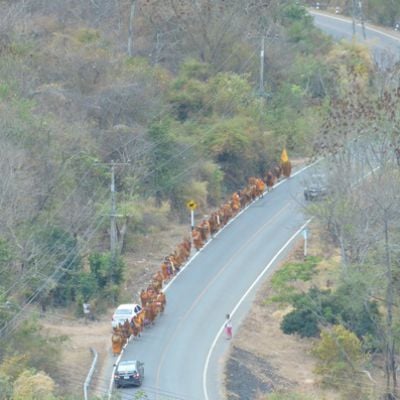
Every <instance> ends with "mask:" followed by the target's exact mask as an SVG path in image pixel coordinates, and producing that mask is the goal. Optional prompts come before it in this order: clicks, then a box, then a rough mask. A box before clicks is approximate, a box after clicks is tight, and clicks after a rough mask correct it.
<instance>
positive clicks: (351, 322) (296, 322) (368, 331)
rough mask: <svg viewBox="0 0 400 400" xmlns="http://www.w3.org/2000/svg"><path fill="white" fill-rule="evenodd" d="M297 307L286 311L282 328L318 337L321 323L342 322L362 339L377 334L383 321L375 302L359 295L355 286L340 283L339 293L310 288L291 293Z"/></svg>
mask: <svg viewBox="0 0 400 400" xmlns="http://www.w3.org/2000/svg"><path fill="white" fill-rule="evenodd" d="M292 304H293V306H294V308H295V309H294V310H293V311H292V312H290V313H289V314H287V315H286V316H285V317H284V318H283V321H282V324H281V328H282V330H283V332H285V333H287V334H291V333H299V334H300V335H301V336H318V334H319V330H320V328H319V327H320V326H321V325H324V326H327V325H329V324H342V325H344V326H345V327H346V328H347V329H349V330H351V331H353V332H354V333H355V334H356V335H357V336H358V337H359V338H360V339H362V338H363V337H364V336H367V335H368V336H371V335H372V336H374V335H376V333H377V329H378V326H379V321H380V314H379V310H378V306H377V304H376V302H374V301H371V300H369V299H367V298H366V296H365V293H364V295H363V296H357V295H356V293H355V290H354V287H352V286H346V285H341V286H339V288H338V290H337V291H336V292H333V293H332V292H331V291H329V290H319V289H317V288H315V287H313V288H311V289H310V290H309V291H308V292H307V293H302V294H292Z"/></svg>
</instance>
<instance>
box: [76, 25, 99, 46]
mask: <svg viewBox="0 0 400 400" xmlns="http://www.w3.org/2000/svg"><path fill="white" fill-rule="evenodd" d="M75 37H76V39H77V40H78V41H79V42H80V43H92V42H96V41H97V40H99V38H100V33H99V32H98V31H96V30H94V29H87V28H80V29H78V30H77V31H76V32H75Z"/></svg>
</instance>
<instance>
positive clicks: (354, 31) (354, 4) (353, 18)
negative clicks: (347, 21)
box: [351, 0, 356, 39]
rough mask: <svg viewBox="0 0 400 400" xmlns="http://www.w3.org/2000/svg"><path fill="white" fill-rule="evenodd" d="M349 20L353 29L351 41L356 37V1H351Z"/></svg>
mask: <svg viewBox="0 0 400 400" xmlns="http://www.w3.org/2000/svg"><path fill="white" fill-rule="evenodd" d="M351 20H352V24H351V25H352V27H353V39H354V38H355V37H356V0H352V12H351Z"/></svg>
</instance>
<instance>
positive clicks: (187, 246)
mask: <svg viewBox="0 0 400 400" xmlns="http://www.w3.org/2000/svg"><path fill="white" fill-rule="evenodd" d="M191 247H192V243H191V240H190V238H189V237H185V238H184V239H183V241H182V242H181V243H179V244H178V246H176V248H175V250H174V251H173V252H172V253H171V254H169V255H168V256H166V257H165V258H164V260H163V262H162V263H161V267H160V269H159V270H158V271H157V272H156V273H155V274H154V275H153V276H152V279H151V283H150V284H149V285H148V286H147V289H146V290H145V289H142V290H141V292H140V302H141V304H142V311H141V312H140V313H139V314H138V315H136V316H135V317H134V318H133V320H132V321H131V322H129V321H128V320H126V321H125V322H124V324H122V325H121V324H119V325H118V326H117V327H114V328H113V333H112V336H111V343H112V352H113V355H118V354H120V353H121V351H122V348H123V346H124V345H125V344H126V343H127V341H128V340H129V338H130V337H131V336H132V335H133V337H134V338H136V337H138V336H140V335H141V333H142V332H143V330H144V328H145V327H146V326H149V325H152V324H154V321H155V319H156V318H157V316H158V315H159V314H162V313H163V312H164V309H165V306H166V304H167V299H166V296H165V293H164V292H163V290H162V288H163V286H164V284H165V283H167V282H168V281H169V280H170V279H171V278H172V277H173V276H174V275H176V273H177V272H178V271H179V270H180V268H181V267H182V265H184V263H186V261H187V260H188V259H189V257H190V251H191Z"/></svg>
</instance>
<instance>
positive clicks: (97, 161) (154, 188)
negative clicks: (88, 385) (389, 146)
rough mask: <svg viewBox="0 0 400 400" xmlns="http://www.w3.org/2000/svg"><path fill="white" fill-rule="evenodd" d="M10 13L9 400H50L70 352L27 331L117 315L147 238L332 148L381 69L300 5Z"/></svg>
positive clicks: (4, 313) (4, 86) (0, 30)
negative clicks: (95, 306) (113, 309)
mask: <svg viewBox="0 0 400 400" xmlns="http://www.w3.org/2000/svg"><path fill="white" fill-rule="evenodd" d="M0 10H1V12H0V148H1V155H2V156H1V159H0V163H1V170H2V174H1V178H0V185H1V190H0V204H1V212H0V220H1V224H0V342H1V343H0V399H20V398H21V399H22V398H24V399H25V398H32V399H34V398H41V399H42V398H53V397H55V396H60V395H61V394H62V388H60V389H59V390H58V391H57V390H55V386H54V384H53V381H52V378H53V379H57V368H56V354H57V352H56V347H57V346H56V344H57V343H56V342H54V343H53V341H54V340H53V341H50V340H49V339H48V338H45V337H42V336H40V335H39V332H40V326H39V325H38V323H37V322H36V321H34V320H32V321H30V322H27V323H24V324H23V325H24V326H23V327H21V324H20V321H21V320H22V315H26V314H28V310H31V307H32V306H38V307H39V308H40V309H41V310H42V312H45V311H46V309H47V308H48V307H71V308H75V307H76V309H77V310H78V311H80V310H81V304H82V302H83V301H89V300H90V301H94V300H96V301H97V302H98V303H100V304H101V303H104V304H108V303H109V302H111V301H115V300H116V299H117V298H118V294H119V287H120V284H121V283H122V282H123V280H124V256H125V255H126V254H129V252H132V251H134V250H135V240H134V239H135V237H137V236H138V235H144V234H146V233H148V232H154V231H157V230H160V229H165V228H166V227H167V225H168V223H169V221H170V220H171V219H173V220H179V219H180V218H183V216H184V213H185V212H186V211H185V204H186V202H187V200H188V199H189V198H195V199H196V201H197V203H198V204H199V209H200V211H205V210H207V209H208V208H209V207H214V206H216V205H218V204H220V202H221V201H222V200H223V199H224V197H225V196H226V195H227V194H229V193H231V191H232V190H236V189H238V188H240V187H242V186H243V185H244V184H245V183H246V181H247V178H248V177H249V176H261V177H263V176H265V173H266V171H267V170H268V169H269V168H270V167H271V166H272V165H273V164H274V163H275V162H276V161H277V160H278V159H279V154H280V151H281V149H282V147H283V146H286V147H287V149H288V150H289V152H290V154H292V155H293V156H310V155H312V154H313V151H314V149H315V148H316V147H317V148H318V149H320V148H322V147H324V146H325V147H324V148H326V143H325V141H324V137H322V139H321V138H319V130H320V127H321V126H323V121H324V119H325V117H328V116H329V111H330V110H331V108H330V105H331V104H332V102H334V101H338V99H341V98H343V97H346V96H347V95H348V92H347V89H348V86H349V82H350V83H351V82H354V83H355V84H357V87H358V88H365V90H368V88H369V87H370V81H371V77H372V74H373V66H372V65H371V62H370V60H369V58H368V53H367V52H366V51H365V49H363V48H362V47H359V46H358V45H356V44H349V43H347V44H346V43H341V44H333V43H332V42H331V41H330V40H329V39H328V38H326V37H325V36H324V35H323V34H322V33H321V32H319V31H317V30H316V29H315V28H314V27H313V25H312V20H311V18H310V17H309V16H308V15H307V13H306V11H305V9H304V8H303V7H302V6H301V5H299V4H298V2H295V1H289V0H288V1H275V0H269V1H266V0H263V1H262V0H256V1H254V0H253V1H250V0H229V1H223V0H218V1H214V2H210V1H207V0H203V1H199V2H193V1H191V0H147V1H141V0H136V1H135V0H133V1H128V0H117V1H109V0H93V1H87V2H82V1H78V0H70V1H68V5H66V2H65V1H64V0H63V1H62V0H24V1H23V0H13V1H11V0H0ZM262 37H264V38H265V59H264V65H263V66H264V80H263V81H262V82H261V85H260V79H259V74H260V71H259V69H260V59H259V53H260V45H261V44H260V43H261V38H262ZM260 86H261V87H260ZM324 129H328V128H326V127H325V126H324ZM326 132H328V131H327V130H326ZM324 143H325V144H324ZM315 146H316V147H315ZM112 169H113V171H114V173H115V186H116V192H117V197H116V202H117V214H118V237H117V252H118V257H113V255H112V254H110V253H109V252H108V249H109V239H108V237H109V225H110V214H111V208H110V203H111V201H110V180H111V171H112ZM21 340H22V341H23V342H24V343H26V346H25V347H24V346H22V347H21V346H20V343H21V342H20V341H21ZM58 340H62V338H60V339H58ZM40 341H44V342H43V343H46V345H44V344H41V343H42V342H40ZM17 343H18V345H17ZM53 345H54V346H53ZM38 348H41V349H46V350H43V351H42V352H41V353H40V355H39V354H37V350H38ZM23 371H25V372H23ZM40 371H44V372H45V373H46V374H48V375H49V376H51V378H50V377H49V376H47V375H43V374H42V373H41V372H40ZM21 373H23V374H25V375H24V376H22V375H20V374H21ZM26 374H28V375H29V376H28V375H26ZM26 382H31V389H29V388H26V387H23V388H21V386H24V385H25V384H24V383H26ZM32 382H33V383H32ZM34 382H44V383H43V384H40V387H41V389H40V390H47V391H46V392H40V393H36V392H35V390H36V387H37V384H35V383H34ZM46 388H47V389H46ZM26 390H31V392H32V393H31V394H29V393H28V394H26V393H27V392H26ZM19 393H24V394H23V395H20V394H19ZM21 396H22V397H21ZM23 396H25V397H23ZM29 396H31V397H29ZM46 396H47V397H46ZM52 396H53V397H52Z"/></svg>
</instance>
